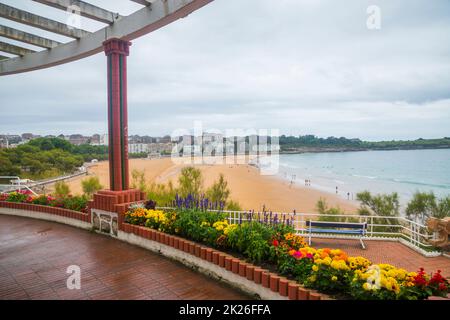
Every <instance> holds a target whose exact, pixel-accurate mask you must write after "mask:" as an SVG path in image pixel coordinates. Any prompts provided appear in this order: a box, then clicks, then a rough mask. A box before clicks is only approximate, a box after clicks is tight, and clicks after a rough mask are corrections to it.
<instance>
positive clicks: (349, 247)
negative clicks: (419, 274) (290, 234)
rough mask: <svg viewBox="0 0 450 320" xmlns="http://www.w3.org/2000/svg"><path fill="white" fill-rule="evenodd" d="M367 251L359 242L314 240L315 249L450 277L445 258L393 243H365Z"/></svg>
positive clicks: (449, 267) (449, 260)
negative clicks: (422, 269)
mask: <svg viewBox="0 0 450 320" xmlns="http://www.w3.org/2000/svg"><path fill="white" fill-rule="evenodd" d="M364 244H365V245H366V250H364V249H362V248H361V245H360V243H359V241H358V240H344V239H342V240H341V239H321V238H313V239H312V242H311V246H312V247H314V248H333V249H342V250H344V251H346V252H347V253H348V254H349V255H351V256H363V257H365V258H367V259H369V260H370V261H372V262H374V263H389V264H392V265H394V266H396V267H399V268H404V269H406V270H408V271H417V270H418V269H419V268H420V267H422V268H425V271H427V272H435V271H436V270H441V271H442V275H444V276H446V277H450V259H449V258H446V257H444V256H439V257H431V258H427V257H425V256H423V255H421V254H420V253H418V252H416V251H414V250H413V249H411V248H408V247H407V246H405V245H403V244H401V243H399V242H393V241H373V240H371V241H364Z"/></svg>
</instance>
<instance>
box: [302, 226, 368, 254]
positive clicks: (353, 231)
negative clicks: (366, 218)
mask: <svg viewBox="0 0 450 320" xmlns="http://www.w3.org/2000/svg"><path fill="white" fill-rule="evenodd" d="M306 228H307V231H308V235H309V245H311V237H312V234H313V233H328V234H349V235H359V242H361V246H362V247H363V249H365V248H366V246H365V245H364V242H363V240H362V238H363V237H364V236H365V235H366V232H367V223H352V222H328V221H312V220H308V221H306Z"/></svg>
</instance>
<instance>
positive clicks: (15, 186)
mask: <svg viewBox="0 0 450 320" xmlns="http://www.w3.org/2000/svg"><path fill="white" fill-rule="evenodd" d="M4 179H10V183H9V184H1V183H0V192H13V191H22V189H25V190H28V191H30V192H31V193H33V194H34V195H35V196H36V195H37V193H36V192H34V191H33V190H31V188H30V187H29V186H28V184H27V183H22V181H23V179H21V178H20V177H18V176H0V181H1V180H4Z"/></svg>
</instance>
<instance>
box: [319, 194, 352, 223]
mask: <svg viewBox="0 0 450 320" xmlns="http://www.w3.org/2000/svg"><path fill="white" fill-rule="evenodd" d="M316 210H317V212H319V213H320V214H321V216H319V221H332V222H356V220H355V219H354V218H347V217H337V216H338V215H339V216H340V215H344V214H345V211H344V210H342V209H341V208H339V207H331V208H329V207H328V203H327V201H326V200H325V199H324V198H320V199H319V201H317V203H316ZM322 215H324V216H322ZM325 215H326V216H325Z"/></svg>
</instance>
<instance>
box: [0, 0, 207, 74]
mask: <svg viewBox="0 0 450 320" xmlns="http://www.w3.org/2000/svg"><path fill="white" fill-rule="evenodd" d="M32 1H34V2H38V3H40V4H42V5H43V6H51V7H53V8H57V9H61V10H64V11H67V10H68V9H70V8H74V7H73V6H76V8H77V11H78V12H79V14H80V15H81V16H83V17H85V18H88V19H92V20H95V21H98V22H101V23H103V24H105V26H104V27H103V28H101V29H99V30H97V31H95V32H88V31H86V30H82V29H77V28H73V27H71V26H68V25H67V24H65V23H62V22H59V21H55V20H52V19H49V18H46V17H43V16H39V15H36V14H33V13H30V12H27V11H24V10H20V9H18V8H15V7H12V6H9V5H6V4H4V3H2V2H1V1H0V17H1V18H5V19H8V20H11V21H14V22H17V23H20V24H24V25H27V26H32V27H35V28H39V29H42V30H45V31H48V32H51V33H54V34H58V35H63V36H66V37H69V38H72V39H73V40H72V41H70V42H67V43H61V42H59V41H55V40H52V39H48V38H44V37H42V36H39V35H36V34H32V33H28V32H24V31H21V30H18V29H15V28H11V27H8V26H4V25H1V24H0V36H1V37H4V38H7V39H12V40H15V41H19V42H23V43H27V44H31V45H33V46H37V47H40V48H43V50H41V51H35V50H31V49H28V48H25V47H21V46H19V45H15V44H12V43H8V42H4V41H0V75H8V74H15V73H21V72H27V71H32V70H38V69H43V68H48V67H52V66H56V65H59V64H63V63H67V62H71V61H75V60H78V59H82V58H85V57H88V56H91V55H93V54H96V53H99V52H102V51H103V43H104V42H105V41H106V40H108V39H112V38H118V39H121V40H125V41H130V40H133V39H136V38H138V37H140V36H142V35H144V34H147V33H149V32H152V31H154V30H157V29H159V28H161V27H163V26H165V25H167V24H169V23H171V22H173V21H175V20H177V19H179V18H183V17H185V16H187V15H188V14H190V13H191V12H193V11H195V10H197V9H199V8H201V7H203V6H204V5H206V4H208V3H209V2H211V1H213V0H124V1H133V2H136V3H139V4H140V5H142V6H143V7H142V8H141V9H139V10H137V11H135V12H133V13H132V14H130V15H128V16H121V15H120V14H118V13H115V12H111V11H108V10H105V9H103V8H100V7H97V6H95V5H93V4H90V3H88V2H86V1H78V0H32ZM2 52H5V53H8V54H10V55H13V56H14V57H12V58H9V57H6V56H4V55H2V54H1V53H2Z"/></svg>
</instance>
